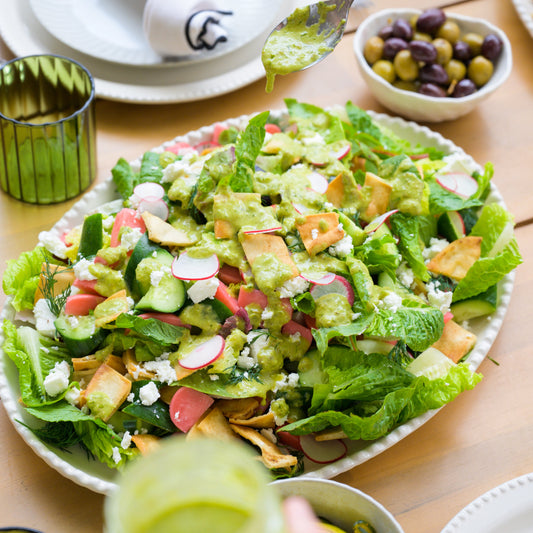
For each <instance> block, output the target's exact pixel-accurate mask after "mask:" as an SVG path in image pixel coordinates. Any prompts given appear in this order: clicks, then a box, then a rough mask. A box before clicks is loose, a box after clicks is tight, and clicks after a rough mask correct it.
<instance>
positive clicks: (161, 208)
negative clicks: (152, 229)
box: [137, 198, 169, 220]
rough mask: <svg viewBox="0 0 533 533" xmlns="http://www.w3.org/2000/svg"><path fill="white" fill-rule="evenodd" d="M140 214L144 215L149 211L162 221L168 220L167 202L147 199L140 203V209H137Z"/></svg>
mask: <svg viewBox="0 0 533 533" xmlns="http://www.w3.org/2000/svg"><path fill="white" fill-rule="evenodd" d="M137 211H139V213H141V214H142V213H144V212H145V211H148V212H149V213H152V215H154V216H156V217H159V218H160V219H161V220H166V219H167V218H168V214H169V210H168V205H167V203H166V202H165V200H162V199H159V200H149V199H148V198H145V199H143V200H141V201H140V202H139V207H137Z"/></svg>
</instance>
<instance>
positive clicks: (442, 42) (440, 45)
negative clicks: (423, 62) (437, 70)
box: [433, 37, 453, 65]
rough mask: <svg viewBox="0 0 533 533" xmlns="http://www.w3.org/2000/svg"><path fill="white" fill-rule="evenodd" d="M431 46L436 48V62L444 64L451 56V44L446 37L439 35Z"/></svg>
mask: <svg viewBox="0 0 533 533" xmlns="http://www.w3.org/2000/svg"><path fill="white" fill-rule="evenodd" d="M433 46H434V47H435V48H436V49H437V63H438V64H439V65H446V63H448V61H450V59H451V58H452V56H453V48H452V45H451V44H450V43H449V41H447V40H446V39H442V38H441V37H439V38H437V39H434V40H433Z"/></svg>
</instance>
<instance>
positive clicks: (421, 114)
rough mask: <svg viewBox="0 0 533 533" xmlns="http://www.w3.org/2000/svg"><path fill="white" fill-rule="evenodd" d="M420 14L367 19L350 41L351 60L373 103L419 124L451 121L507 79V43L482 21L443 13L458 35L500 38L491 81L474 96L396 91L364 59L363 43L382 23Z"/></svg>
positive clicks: (389, 12)
mask: <svg viewBox="0 0 533 533" xmlns="http://www.w3.org/2000/svg"><path fill="white" fill-rule="evenodd" d="M420 13H421V11H420V10H418V9H385V10H383V11H378V12H377V13H374V14H373V15H370V16H368V17H367V18H366V19H365V20H364V21H363V22H362V24H361V25H360V26H359V28H358V29H357V31H356V32H355V36H354V39H353V49H354V52H355V58H356V60H357V64H358V66H359V70H360V72H361V75H362V76H363V79H364V80H365V82H366V84H367V85H368V88H369V89H370V90H371V91H372V93H373V94H374V96H375V97H376V98H377V100H378V101H379V102H380V103H381V104H382V105H384V106H385V107H387V108H388V109H390V110H391V111H394V112H395V113H397V114H398V115H401V116H403V117H406V118H409V119H411V120H415V121H421V122H442V121H444V120H454V119H456V118H459V117H461V116H463V115H466V114H467V113H469V112H470V111H472V110H473V109H474V108H475V107H476V106H477V105H478V104H479V103H480V102H482V101H483V100H485V99H486V98H487V97H488V96H489V95H491V94H492V93H493V92H494V91H495V90H496V89H498V87H500V85H502V83H503V82H504V81H505V80H506V79H507V78H508V76H509V74H510V72H511V68H512V64H513V59H512V52H511V44H510V42H509V39H508V38H507V36H506V35H505V33H504V32H503V31H502V30H500V29H499V28H497V27H496V26H494V25H493V24H490V23H489V22H487V21H486V20H483V19H479V18H471V17H466V16H463V15H457V14H453V13H446V16H447V18H448V19H450V20H454V21H455V22H457V24H458V25H459V27H460V29H461V34H464V33H466V32H476V33H479V34H481V35H483V36H485V35H487V34H489V33H495V34H496V35H498V36H499V37H500V39H501V40H502V43H503V47H502V52H501V54H500V57H499V58H498V59H497V61H496V63H495V65H494V73H493V75H492V77H491V79H490V80H489V81H488V82H487V83H486V84H485V85H484V86H483V87H481V88H480V89H479V90H478V91H476V92H475V93H474V94H471V95H469V96H464V97H462V98H453V97H444V98H436V97H433V96H426V95H423V94H419V93H416V92H411V91H405V90H402V89H397V88H396V87H394V86H393V85H392V84H390V83H389V82H387V81H385V80H384V79H383V78H382V77H381V76H378V75H377V74H376V73H375V72H374V71H373V70H372V68H371V67H370V65H369V64H368V63H367V61H366V59H365V58H364V55H363V48H364V45H365V43H366V41H367V40H368V39H369V38H370V37H373V36H374V35H377V34H378V32H379V30H380V29H381V28H382V27H383V26H385V25H386V24H390V23H391V22H394V21H395V20H396V19H398V18H403V19H405V20H409V19H410V18H411V17H412V16H413V15H417V14H420Z"/></svg>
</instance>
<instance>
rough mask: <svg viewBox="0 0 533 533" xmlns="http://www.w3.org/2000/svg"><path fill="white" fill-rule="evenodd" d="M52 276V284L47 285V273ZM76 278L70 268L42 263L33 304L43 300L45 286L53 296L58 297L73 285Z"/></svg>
mask: <svg viewBox="0 0 533 533" xmlns="http://www.w3.org/2000/svg"><path fill="white" fill-rule="evenodd" d="M47 270H48V272H49V273H50V274H53V275H54V283H53V284H52V283H49V282H48V280H49V277H50V276H49V273H48V272H47ZM75 279H76V276H75V275H74V270H72V268H71V267H64V266H60V265H53V264H48V265H47V264H46V263H43V264H42V266H41V274H40V276H39V284H38V285H37V290H36V291H35V298H34V303H37V300H40V299H41V298H44V296H43V291H44V287H45V285H47V286H48V287H47V288H48V290H49V291H51V292H52V295H53V296H59V295H60V294H61V293H62V292H63V291H64V290H65V289H67V288H68V287H69V286H70V285H72V284H73V283H74V280H75Z"/></svg>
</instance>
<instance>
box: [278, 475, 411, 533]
mask: <svg viewBox="0 0 533 533" xmlns="http://www.w3.org/2000/svg"><path fill="white" fill-rule="evenodd" d="M272 484H273V485H275V486H276V488H277V489H278V490H279V492H280V493H281V496H282V497H283V498H286V497H287V496H303V497H304V498H305V499H306V500H307V501H308V502H309V503H310V504H311V506H312V507H313V509H314V511H315V513H316V514H317V515H318V516H320V517H322V518H326V519H327V520H329V521H331V522H333V523H334V524H335V525H338V526H339V527H342V528H344V529H345V530H346V531H351V529H350V528H351V527H352V525H353V523H354V522H355V521H356V520H366V521H367V522H368V523H369V524H370V525H372V526H373V527H374V529H375V530H376V533H403V529H402V528H401V526H400V524H399V523H398V522H397V521H396V520H395V518H394V516H393V515H392V514H391V513H390V512H389V511H388V510H387V509H385V507H383V505H381V504H380V503H379V502H378V501H376V500H374V498H372V497H371V496H369V495H368V494H365V493H364V492H361V491H360V490H357V489H354V488H352V487H349V486H347V485H343V484H342V483H338V482H336V481H329V480H325V479H301V478H298V479H282V480H279V481H274V482H273V483H272Z"/></svg>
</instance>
